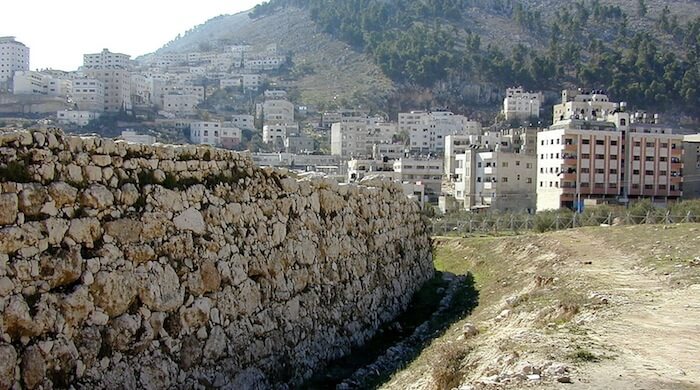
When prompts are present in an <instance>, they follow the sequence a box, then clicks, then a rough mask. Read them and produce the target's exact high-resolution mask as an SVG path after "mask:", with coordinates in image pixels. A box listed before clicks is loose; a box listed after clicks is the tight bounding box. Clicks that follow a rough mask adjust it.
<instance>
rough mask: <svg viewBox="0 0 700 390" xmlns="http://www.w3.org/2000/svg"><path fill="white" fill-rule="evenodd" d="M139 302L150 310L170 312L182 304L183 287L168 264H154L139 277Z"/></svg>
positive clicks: (183, 296)
mask: <svg viewBox="0 0 700 390" xmlns="http://www.w3.org/2000/svg"><path fill="white" fill-rule="evenodd" d="M138 293H139V298H140V299H141V302H143V304H144V305H146V307H148V308H149V309H150V310H152V311H161V312H171V311H175V310H177V309H178V308H179V307H180V306H182V302H183V300H184V298H185V291H184V289H182V288H180V279H179V278H178V276H177V274H176V273H175V270H174V269H173V268H172V267H171V266H170V264H165V265H162V264H154V265H153V267H152V268H151V270H150V271H148V273H147V274H143V275H141V276H140V277H139V286H138Z"/></svg>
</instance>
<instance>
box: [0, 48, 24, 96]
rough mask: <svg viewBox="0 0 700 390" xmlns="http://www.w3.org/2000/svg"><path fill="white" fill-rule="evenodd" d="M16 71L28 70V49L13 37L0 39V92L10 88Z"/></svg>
mask: <svg viewBox="0 0 700 390" xmlns="http://www.w3.org/2000/svg"><path fill="white" fill-rule="evenodd" d="M18 70H20V71H21V70H29V48H28V47H27V46H25V45H24V44H23V43H21V42H17V41H16V40H15V37H0V90H2V89H7V88H8V87H9V86H10V85H9V81H11V80H12V76H13V75H14V74H15V72H16V71H18Z"/></svg>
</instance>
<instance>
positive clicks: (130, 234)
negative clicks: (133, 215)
mask: <svg viewBox="0 0 700 390" xmlns="http://www.w3.org/2000/svg"><path fill="white" fill-rule="evenodd" d="M142 230H143V224H142V223H141V222H139V221H136V220H133V219H118V220H116V221H111V222H107V223H105V233H106V234H109V235H110V236H112V237H114V238H116V239H117V241H119V242H120V243H122V244H127V243H133V242H137V241H139V240H140V239H141V231H142Z"/></svg>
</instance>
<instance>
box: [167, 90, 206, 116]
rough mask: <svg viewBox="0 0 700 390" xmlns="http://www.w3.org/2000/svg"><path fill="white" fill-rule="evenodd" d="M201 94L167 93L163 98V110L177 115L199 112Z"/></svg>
mask: <svg viewBox="0 0 700 390" xmlns="http://www.w3.org/2000/svg"><path fill="white" fill-rule="evenodd" d="M199 101H200V100H199V96H197V95H192V94H181V95H180V94H167V95H165V98H164V100H163V111H165V112H169V113H172V114H175V115H184V116H187V115H194V114H195V113H196V112H197V105H198V104H199Z"/></svg>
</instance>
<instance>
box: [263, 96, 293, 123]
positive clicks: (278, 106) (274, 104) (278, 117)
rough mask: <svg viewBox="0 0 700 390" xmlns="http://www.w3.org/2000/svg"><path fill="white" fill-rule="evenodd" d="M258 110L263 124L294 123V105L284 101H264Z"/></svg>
mask: <svg viewBox="0 0 700 390" xmlns="http://www.w3.org/2000/svg"><path fill="white" fill-rule="evenodd" d="M260 110H261V113H262V118H263V123H264V124H288V123H294V104H292V103H291V102H288V101H286V100H279V99H275V100H265V102H264V103H262V105H260Z"/></svg>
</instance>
